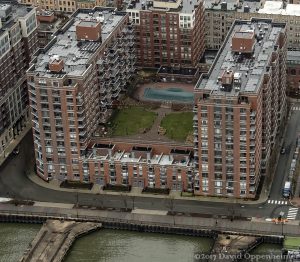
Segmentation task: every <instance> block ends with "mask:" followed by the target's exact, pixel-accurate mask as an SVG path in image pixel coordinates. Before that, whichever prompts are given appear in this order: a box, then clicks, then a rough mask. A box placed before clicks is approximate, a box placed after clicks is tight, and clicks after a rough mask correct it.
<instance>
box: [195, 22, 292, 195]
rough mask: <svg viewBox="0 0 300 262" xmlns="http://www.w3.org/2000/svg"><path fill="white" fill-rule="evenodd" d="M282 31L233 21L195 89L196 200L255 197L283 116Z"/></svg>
mask: <svg viewBox="0 0 300 262" xmlns="http://www.w3.org/2000/svg"><path fill="white" fill-rule="evenodd" d="M286 45H287V40H286V27H285V24H279V23H273V22H272V21H271V20H268V19H252V20H251V21H236V22H235V23H234V24H233V26H232V27H231V29H230V30H229V33H228V35H227V37H226V38H225V39H224V44H223V45H222V47H221V49H220V50H219V52H218V55H217V57H216V59H215V61H214V63H213V65H212V66H211V68H210V70H209V72H208V74H203V75H202V76H201V77H200V79H199V81H198V83H197V85H196V87H195V95H196V97H197V101H196V107H195V117H194V135H195V144H194V147H195V151H194V156H195V161H196V164H195V167H196V169H198V170H199V174H197V175H196V177H195V184H194V190H195V193H196V194H199V195H219V196H234V197H246V198H253V197H255V194H256V190H257V187H258V184H259V180H260V177H261V175H262V174H264V173H266V172H267V171H268V166H269V164H270V155H271V152H272V149H273V148H274V143H275V138H276V136H277V134H278V132H279V127H280V125H281V124H282V122H283V117H284V115H285V111H286V95H285V91H286V63H285V62H286Z"/></svg>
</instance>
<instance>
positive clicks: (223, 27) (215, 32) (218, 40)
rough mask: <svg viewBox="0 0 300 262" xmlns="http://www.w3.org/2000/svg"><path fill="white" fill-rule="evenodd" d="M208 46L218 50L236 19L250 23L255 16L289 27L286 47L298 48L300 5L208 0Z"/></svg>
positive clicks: (280, 2) (206, 3) (206, 38)
mask: <svg viewBox="0 0 300 262" xmlns="http://www.w3.org/2000/svg"><path fill="white" fill-rule="evenodd" d="M204 5H205V46H206V48H208V49H219V48H220V47H221V45H222V44H223V40H224V39H225V37H226V35H227V33H228V31H229V29H230V28H231V25H232V23H233V22H234V20H236V19H238V20H249V19H251V18H252V17H258V18H269V19H272V20H273V21H274V22H279V23H286V24H287V39H288V40H287V48H289V49H293V48H298V47H299V43H300V33H299V26H298V25H299V24H300V5H299V4H296V2H293V4H289V3H286V2H285V1H264V0H259V1H251V0H249V1H248V0H246V1H239V0H227V1H220V0H206V1H205V2H204Z"/></svg>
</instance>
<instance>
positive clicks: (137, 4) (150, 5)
mask: <svg viewBox="0 0 300 262" xmlns="http://www.w3.org/2000/svg"><path fill="white" fill-rule="evenodd" d="M126 2H127V12H128V11H129V9H135V10H149V11H154V10H162V11H167V12H179V13H185V14H192V13H193V11H194V9H195V8H194V6H195V5H197V4H198V3H199V1H198V0H177V1H176V0H174V1H173V0H170V1H158V0H154V1H153V2H150V1H146V2H145V1H139V0H138V1H137V0H132V1H130V0H127V1H126ZM163 5H164V6H165V7H155V6H163Z"/></svg>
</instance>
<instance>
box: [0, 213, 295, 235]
mask: <svg viewBox="0 0 300 262" xmlns="http://www.w3.org/2000/svg"><path fill="white" fill-rule="evenodd" d="M0 215H6V216H12V218H15V217H14V216H21V217H22V216H26V219H30V218H31V217H32V218H38V219H40V221H41V222H42V220H46V219H60V220H76V221H86V222H101V223H103V227H104V228H105V227H106V226H107V227H109V226H110V227H113V228H118V227H119V226H120V225H127V226H130V225H131V226H149V227H160V228H162V229H163V228H169V229H170V230H172V232H173V233H176V232H175V231H176V230H177V229H186V230H198V231H199V230H200V231H211V232H216V233H230V234H235V235H240V234H241V235H254V236H262V235H264V236H266V235H268V236H270V235H272V236H274V235H275V236H280V235H281V234H282V230H281V227H280V228H279V227H278V230H276V232H275V230H273V231H271V230H270V231H263V230H261V229H257V230H255V229H254V230H253V229H246V228H245V227H240V228H238V227H235V224H232V226H230V228H229V226H228V225H224V226H222V225H220V224H218V226H216V225H215V224H212V225H184V224H177V223H176V216H169V217H170V220H169V221H170V222H152V221H140V220H137V219H125V218H124V219H123V218H112V217H103V216H92V215H91V216H86V215H80V214H73V215H68V214H62V213H50V212H49V213H48V212H28V211H18V210H16V211H11V210H1V211H0ZM133 216H134V215H133ZM180 218H182V217H180ZM108 223H114V224H115V225H108ZM248 223H249V222H248ZM120 228H122V227H120ZM129 229H130V228H129ZM132 229H133V230H134V228H132ZM290 231H291V230H290ZM285 233H287V232H285ZM288 235H290V236H299V233H298V234H297V232H292V233H290V232H289V233H288Z"/></svg>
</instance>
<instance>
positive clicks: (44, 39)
mask: <svg viewBox="0 0 300 262" xmlns="http://www.w3.org/2000/svg"><path fill="white" fill-rule="evenodd" d="M68 19H69V18H68V17H67V16H65V15H57V14H55V12H54V11H45V10H37V20H38V22H39V23H38V28H37V34H38V40H39V47H45V46H46V45H47V44H48V43H49V42H50V41H51V40H52V38H53V37H54V35H55V32H56V31H57V30H58V29H59V28H60V27H62V26H63V24H64V23H65V22H67V20H68Z"/></svg>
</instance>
